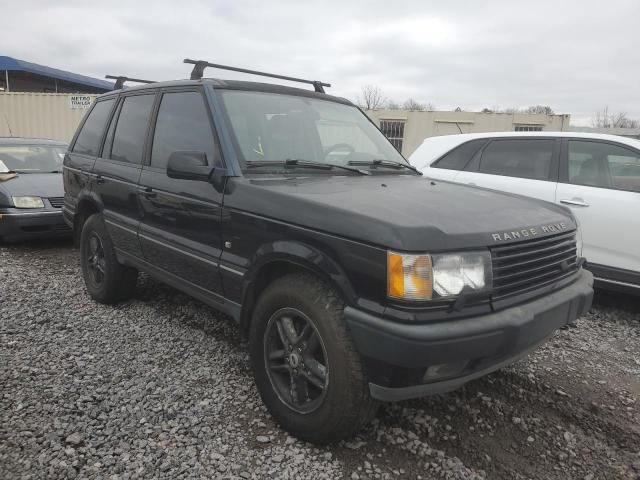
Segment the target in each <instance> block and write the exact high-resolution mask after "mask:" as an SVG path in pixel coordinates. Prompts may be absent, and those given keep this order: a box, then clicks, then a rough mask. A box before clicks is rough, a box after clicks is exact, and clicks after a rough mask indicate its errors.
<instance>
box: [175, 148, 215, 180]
mask: <svg viewBox="0 0 640 480" xmlns="http://www.w3.org/2000/svg"><path fill="white" fill-rule="evenodd" d="M213 170H214V168H213V167H211V166H209V165H207V155H206V154H205V153H204V152H195V151H188V150H179V151H177V152H173V153H172V154H171V155H170V156H169V161H168V162H167V176H168V177H169V178H177V179H181V180H202V181H208V180H209V179H210V178H211V173H212V172H213Z"/></svg>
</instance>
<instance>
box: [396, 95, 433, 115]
mask: <svg viewBox="0 0 640 480" xmlns="http://www.w3.org/2000/svg"><path fill="white" fill-rule="evenodd" d="M402 108H404V109H405V110H416V111H418V112H433V111H434V110H435V107H434V106H433V105H432V104H431V103H421V102H418V101H417V100H414V99H413V98H409V99H408V100H406V101H405V102H404V103H403V104H402Z"/></svg>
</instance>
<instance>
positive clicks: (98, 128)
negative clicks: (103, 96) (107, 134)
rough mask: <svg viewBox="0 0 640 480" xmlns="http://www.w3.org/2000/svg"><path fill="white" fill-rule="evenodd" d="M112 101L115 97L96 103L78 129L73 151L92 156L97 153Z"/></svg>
mask: <svg viewBox="0 0 640 480" xmlns="http://www.w3.org/2000/svg"><path fill="white" fill-rule="evenodd" d="M114 102H115V99H110V100H104V101H102V102H98V103H96V106H95V107H93V110H91V113H89V116H88V117H87V120H86V121H85V122H84V125H82V130H80V133H79V134H78V138H77V139H76V143H75V144H74V145H73V152H75V153H82V154H84V155H94V156H95V155H97V154H98V151H99V150H100V141H101V140H102V134H103V133H104V128H105V126H106V123H107V120H108V119H109V114H110V113H111V109H112V108H113V103H114Z"/></svg>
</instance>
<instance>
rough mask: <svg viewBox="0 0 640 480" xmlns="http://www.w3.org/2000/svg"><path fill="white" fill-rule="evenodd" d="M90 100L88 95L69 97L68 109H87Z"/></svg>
mask: <svg viewBox="0 0 640 480" xmlns="http://www.w3.org/2000/svg"><path fill="white" fill-rule="evenodd" d="M91 101H92V98H91V97H90V96H89V95H71V96H70V97H69V108H72V109H77V108H82V109H87V108H89V107H90V106H91Z"/></svg>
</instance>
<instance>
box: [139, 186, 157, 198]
mask: <svg viewBox="0 0 640 480" xmlns="http://www.w3.org/2000/svg"><path fill="white" fill-rule="evenodd" d="M142 194H143V195H144V196H145V197H147V198H154V197H157V196H158V193H157V192H154V191H153V188H151V187H145V189H144V191H143V192H142Z"/></svg>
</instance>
